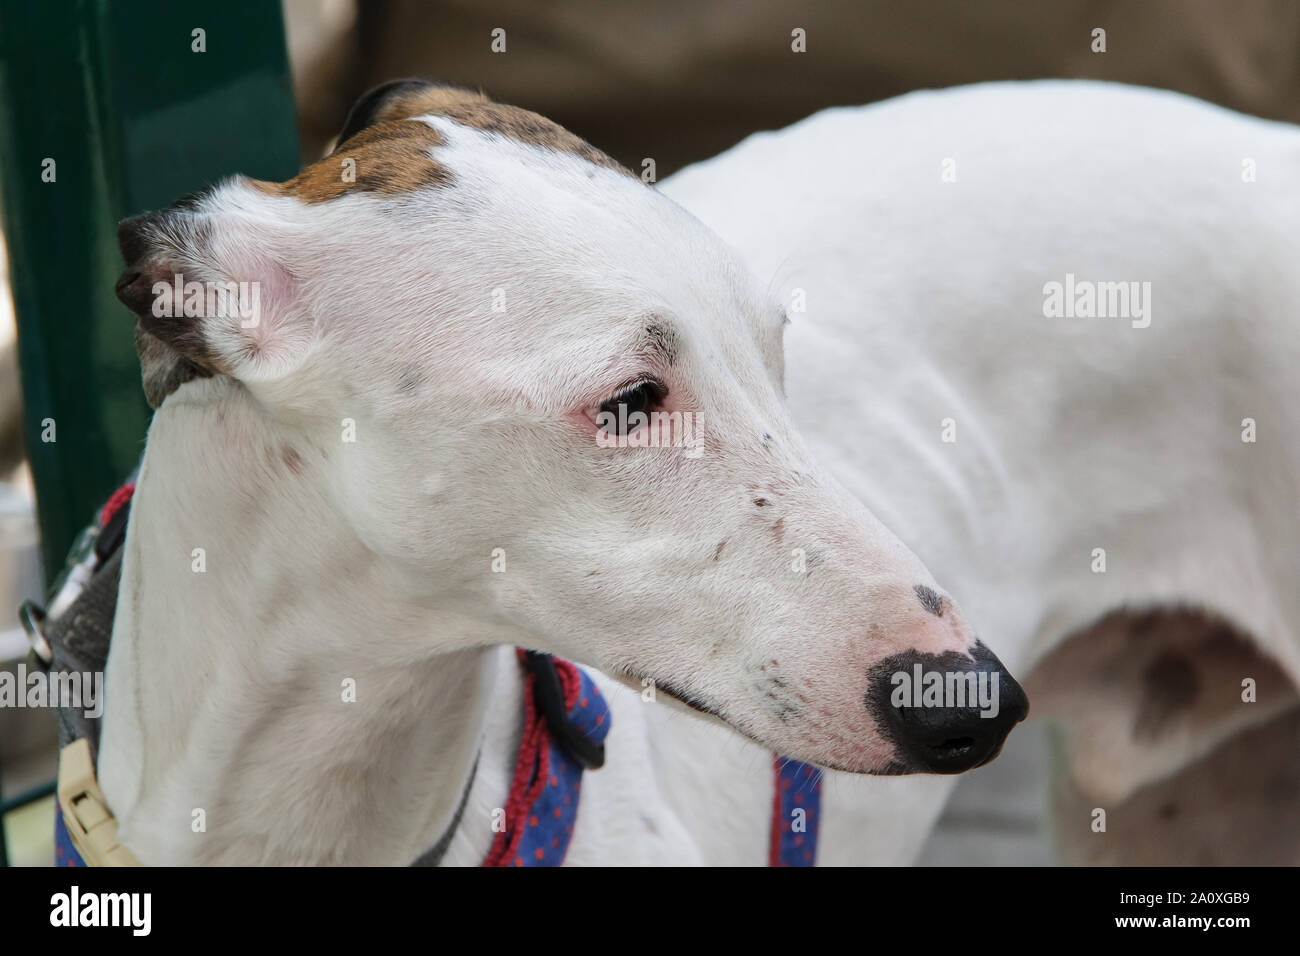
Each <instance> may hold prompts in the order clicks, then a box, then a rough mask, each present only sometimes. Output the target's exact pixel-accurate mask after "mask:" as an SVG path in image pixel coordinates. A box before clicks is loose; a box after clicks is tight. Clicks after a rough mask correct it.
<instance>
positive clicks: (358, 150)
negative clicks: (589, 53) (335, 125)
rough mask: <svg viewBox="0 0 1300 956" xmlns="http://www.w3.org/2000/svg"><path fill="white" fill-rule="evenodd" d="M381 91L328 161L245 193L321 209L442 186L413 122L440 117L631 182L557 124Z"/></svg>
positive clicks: (432, 136)
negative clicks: (356, 197)
mask: <svg viewBox="0 0 1300 956" xmlns="http://www.w3.org/2000/svg"><path fill="white" fill-rule="evenodd" d="M388 89H390V88H381V89H380V90H377V91H373V92H372V93H371V94H368V95H367V97H366V98H365V99H363V101H362V102H361V103H359V104H358V110H359V111H360V112H361V113H362V114H363V115H362V116H359V117H358V116H353V117H350V118H349V122H348V128H347V129H345V130H344V135H345V137H346V138H345V139H344V140H343V141H342V142H340V143H339V145H338V146H337V147H336V148H335V149H334V151H333V152H332V153H330V155H329V156H327V157H325V158H324V159H322V160H320V161H319V162H315V163H312V164H311V165H310V166H308V167H307V168H306V169H304V170H303V171H302V172H301V173H299V174H298V175H297V176H295V177H294V178H293V179H290V180H289V181H287V182H284V183H265V182H253V184H252V185H253V186H254V187H255V188H256V189H259V190H261V191H262V192H265V193H269V194H272V195H289V196H294V197H295V198H297V199H300V200H302V201H303V202H308V203H317V202H329V201H330V200H332V199H337V198H338V197H340V196H344V195H347V194H348V193H351V192H354V191H359V192H369V193H379V194H381V195H390V196H392V195H401V194H403V193H410V192H416V191H417V190H420V189H424V188H426V187H431V186H432V187H439V186H448V185H450V184H451V182H452V175H451V172H450V171H449V170H448V169H447V167H446V166H444V165H442V164H441V163H439V162H438V161H437V160H436V159H434V158H433V156H432V151H433V150H434V149H435V148H436V147H438V146H443V145H445V141H444V140H443V138H442V136H441V134H439V132H438V131H437V130H435V129H434V128H433V127H431V126H430V125H429V124H428V123H425V122H423V121H421V120H418V119H416V118H415V117H420V116H442V117H446V118H447V119H449V120H451V121H452V122H454V123H459V124H460V125H462V126H468V127H470V128H471V129H478V130H483V131H485V132H489V133H497V134H499V135H502V136H508V137H510V138H511V139H514V140H517V141H518V142H521V143H527V144H529V145H532V146H540V147H542V148H544V149H552V150H555V151H557V152H562V153H570V154H572V155H574V156H577V157H579V158H580V159H584V160H586V161H587V162H589V163H591V164H593V165H595V166H601V167H604V168H606V169H613V170H616V171H618V172H621V173H625V174H627V175H628V176H631V175H632V173H631V172H629V171H628V170H627V169H625V168H624V167H623V166H621V165H619V164H618V163H617V162H615V161H614V160H613V159H611V158H610V157H608V156H606V155H605V154H604V153H602V152H601V151H600V150H598V149H596V148H594V147H593V146H591V145H590V144H588V143H587V142H585V141H584V140H583V139H581V138H580V137H578V136H574V135H573V134H572V133H570V132H569V131H568V130H566V129H565V128H564V127H562V126H560V125H559V124H557V123H553V122H551V121H550V120H548V119H546V117H544V116H539V115H537V114H536V113H531V112H529V111H528V110H524V109H519V108H518V107H515V106H504V105H502V104H500V103H493V102H492V101H491V100H489V99H488V98H487V97H486V96H484V95H483V94H481V93H475V92H472V91H470V90H461V89H456V88H455V87H449V86H436V85H434V84H420V83H415V82H412V81H403V82H400V83H397V84H393V85H392V86H391V90H392V91H393V92H387V90H388ZM360 123H364V125H363V126H361V127H360V128H358V129H356V130H355V131H354V130H353V129H352V127H353V126H354V125H357V124H360ZM345 173H346V174H347V175H346V176H345ZM633 178H635V177H633Z"/></svg>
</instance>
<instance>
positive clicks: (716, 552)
mask: <svg viewBox="0 0 1300 956" xmlns="http://www.w3.org/2000/svg"><path fill="white" fill-rule="evenodd" d="M727 541H728V539H727V538H723V539H722V540H721V541H719V542H718V546H717V548H715V549H714V551H713V560H714V561H716V560H718V558H720V557H722V549H723V548H725V547H726V546H727Z"/></svg>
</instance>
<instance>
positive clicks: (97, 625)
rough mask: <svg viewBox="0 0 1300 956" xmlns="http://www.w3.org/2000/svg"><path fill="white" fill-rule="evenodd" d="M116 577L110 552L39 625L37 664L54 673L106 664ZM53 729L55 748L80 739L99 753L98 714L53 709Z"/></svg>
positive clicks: (116, 561)
mask: <svg viewBox="0 0 1300 956" xmlns="http://www.w3.org/2000/svg"><path fill="white" fill-rule="evenodd" d="M121 576H122V552H121V550H118V551H115V552H114V553H113V555H112V556H111V557H110V558H109V559H108V560H107V561H106V562H104V563H103V564H102V565H100V567H99V569H98V570H97V571H96V572H95V575H94V577H92V578H91V579H90V582H89V583H88V584H87V585H86V587H85V589H84V590H83V591H82V592H81V595H80V596H79V597H78V598H77V600H76V601H75V602H74V603H73V604H72V605H71V606H70V607H69V608H68V609H67V610H66V611H65V612H64V613H63V614H61V615H60V616H59V617H58V618H57V619H56V620H53V621H50V622H49V623H48V625H47V626H46V627H45V629H44V634H45V639H46V641H47V642H48V643H49V647H50V660H49V663H48V665H46V663H45V662H44V661H42V660H41V658H40V657H39V655H36V661H37V664H38V666H41V667H45V668H46V669H47V670H48V672H49V674H50V675H51V676H54V675H58V674H70V673H79V674H90V673H103V670H104V666H105V664H106V663H107V662H108V642H109V639H110V638H112V636H113V614H114V610H115V609H116V607H117V586H118V581H119V580H120V579H121ZM54 716H55V720H56V721H57V722H58V728H59V749H60V750H62V749H63V748H64V747H66V746H67V745H68V744H70V743H72V741H74V740H80V739H82V738H83V737H84V738H85V739H86V740H87V741H89V743H90V752H91V755H92V757H93V756H95V755H96V754H97V753H98V751H99V723H100V721H99V718H97V717H96V718H91V717H87V716H86V712H85V710H84V709H83V708H81V707H71V706H67V705H66V702H64V704H63V705H61V706H59V707H56V708H54Z"/></svg>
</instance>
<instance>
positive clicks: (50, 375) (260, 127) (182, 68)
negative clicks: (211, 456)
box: [0, 0, 298, 579]
mask: <svg viewBox="0 0 1300 956" xmlns="http://www.w3.org/2000/svg"><path fill="white" fill-rule="evenodd" d="M196 30H201V31H203V33H202V34H196V33H195V31H196ZM200 46H202V48H203V49H202V51H201V52H200V50H199V47H200ZM294 120H295V116H294V108H293V95H292V88H291V85H290V76H289V65H288V60H287V56H286V52H285V39H284V23H283V19H282V16H281V12H280V5H279V4H278V3H275V2H255V0H243V2H226V3H216V2H211V3H186V2H184V0H129V2H127V0H118V2H109V0H0V208H2V210H3V224H4V232H5V240H6V242H7V244H8V249H9V266H10V282H11V284H12V287H13V295H14V305H15V309H16V311H17V315H18V348H19V359H20V362H21V366H22V378H23V394H24V401H25V404H26V410H25V433H26V441H27V451H28V457H29V459H30V461H31V466H32V472H33V476H34V478H35V482H36V494H37V506H38V512H39V519H40V525H41V538H42V554H43V557H44V563H45V568H46V574H47V578H49V579H52V578H53V576H54V573H55V572H56V571H57V569H58V568H60V567H61V566H62V564H63V558H64V555H65V553H66V552H67V549H68V547H69V546H70V545H71V543H72V540H73V538H74V537H75V535H76V533H77V531H79V530H80V528H81V527H82V526H83V525H85V524H86V523H87V521H88V520H89V518H90V517H91V515H92V514H93V513H94V510H95V508H97V507H98V506H99V505H100V504H101V503H102V502H103V501H104V499H105V498H106V497H107V496H108V495H109V494H110V493H111V492H112V490H113V489H114V488H115V487H116V486H117V484H118V483H119V482H120V481H121V479H122V478H123V477H124V476H125V475H127V474H128V473H129V472H130V471H131V470H132V468H134V467H135V464H136V462H137V459H138V457H139V454H140V450H141V447H142V444H143V439H144V435H145V429H146V427H147V425H148V420H149V409H148V406H146V405H145V403H144V398H143V393H142V392H141V389H140V375H139V365H138V363H137V361H136V356H135V345H134V339H133V331H132V330H133V324H132V318H131V316H130V314H129V313H128V312H127V311H126V309H125V308H123V307H122V306H121V305H120V304H119V303H118V302H117V300H116V298H115V297H114V295H113V284H114V282H115V281H116V279H117V275H118V273H119V271H120V269H121V262H120V260H119V257H118V252H117V244H116V241H115V233H116V224H117V222H118V220H120V219H122V218H123V217H125V216H127V215H130V214H132V213H135V212H139V211H141V210H144V209H156V208H160V207H162V206H165V205H168V204H169V203H171V202H172V201H174V200H176V199H178V198H180V197H181V196H183V195H185V194H187V193H190V192H193V191H194V190H196V189H200V188H202V187H203V186H206V185H208V184H209V183H212V182H214V181H216V180H218V179H220V178H222V177H223V176H227V175H229V174H231V173H236V172H242V173H246V174H248V175H250V176H254V177H256V178H259V179H273V180H280V179H285V178H288V177H289V176H292V175H293V174H294V173H295V172H296V171H297V168H298V142H297V135H296V132H295V127H294ZM47 161H53V165H52V166H51V165H50V163H49V162H47ZM50 437H53V438H54V440H53V441H50V440H48V439H49V438H50ZM43 438H44V439H47V440H43Z"/></svg>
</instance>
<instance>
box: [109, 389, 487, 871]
mask: <svg viewBox="0 0 1300 956" xmlns="http://www.w3.org/2000/svg"><path fill="white" fill-rule="evenodd" d="M327 455H328V451H327V450H326V449H324V448H322V447H312V446H311V445H310V443H308V442H306V440H305V439H304V438H303V433H302V432H301V431H300V430H298V429H296V428H291V427H289V426H285V425H280V424H278V423H275V422H271V421H270V420H269V419H268V418H267V417H266V416H265V415H264V414H263V413H262V412H261V411H260V410H259V408H258V406H257V403H256V402H255V401H254V400H253V399H252V398H251V397H250V396H249V395H248V393H247V392H246V391H245V390H244V389H243V388H242V387H240V386H238V385H235V384H234V383H232V382H230V381H229V380H219V379H214V380H210V381H196V382H192V383H189V384H188V385H186V386H185V387H183V388H182V389H181V390H180V391H178V392H177V393H175V394H174V395H172V396H171V397H170V398H169V399H168V401H167V402H166V403H165V404H164V405H163V407H162V408H161V409H160V410H159V411H158V413H157V414H156V416H155V418H154V422H153V425H152V426H151V429H150V434H149V443H148V449H147V452H146V456H145V461H144V464H143V467H142V469H141V473H140V477H139V481H138V484H137V489H136V493H135V497H134V501H133V505H132V509H133V511H132V515H131V522H130V528H129V531H128V535H127V540H126V544H125V552H124V555H123V565H122V580H121V586H120V589H119V601H118V609H117V616H116V619H115V622H114V629H113V643H112V653H111V654H110V657H109V661H108V667H107V691H108V692H107V699H108V701H109V703H108V705H107V708H106V712H105V719H104V732H103V736H102V744H101V750H100V756H99V775H100V780H101V784H102V787H103V790H104V793H105V796H106V798H107V800H108V804H109V806H110V807H111V808H112V810H113V812H114V813H115V815H116V816H117V818H118V821H119V824H120V833H121V836H122V839H123V842H124V843H125V844H126V845H127V846H128V847H130V848H131V849H132V850H133V851H134V852H135V854H136V856H137V857H138V858H139V859H140V860H141V861H142V862H143V863H146V864H236V863H238V864H257V863H280V864H283V863H301V864H320V863H355V864H401V863H407V862H410V861H411V860H412V859H414V858H415V856H417V855H418V854H419V853H420V851H421V850H423V849H424V848H425V847H427V846H429V845H431V844H432V843H434V842H435V841H436V840H437V839H438V837H439V836H440V835H441V834H442V833H443V832H444V831H445V830H446V828H448V827H449V826H450V825H451V822H452V821H451V818H452V816H453V814H454V812H455V809H456V807H457V805H458V804H459V802H460V798H461V796H462V793H463V791H464V789H465V787H466V785H467V781H468V779H469V777H470V775H471V772H472V766H473V763H474V760H475V757H476V754H477V749H478V747H479V745H480V741H481V738H482V732H483V727H484V722H485V716H486V711H487V705H488V698H489V696H490V688H491V684H492V681H493V678H494V673H495V670H496V664H495V659H496V658H495V657H494V655H493V653H492V652H491V651H490V649H488V648H487V647H486V646H485V645H486V644H487V643H489V640H488V639H487V636H486V635H485V634H480V633H478V631H480V630H482V628H481V626H479V625H476V624H475V622H474V621H473V619H472V617H471V616H470V615H469V614H467V613H462V612H461V611H460V610H459V609H458V605H457V602H456V601H455V600H454V599H451V598H448V600H446V601H430V600H429V599H428V597H427V595H425V596H423V598H422V599H421V600H417V599H416V597H415V595H414V584H413V582H412V576H411V574H410V573H409V572H403V571H401V570H400V569H397V568H395V567H394V566H393V564H392V562H391V561H390V560H386V559H384V558H382V557H381V556H379V555H376V554H375V553H373V552H372V551H370V550H369V549H367V548H366V547H365V546H364V544H363V543H362V542H361V541H360V540H359V539H358V536H357V535H356V533H355V531H353V530H351V529H349V528H348V526H347V524H346V522H344V521H342V520H341V519H340V518H339V515H338V509H337V508H334V507H331V505H330V504H329V499H328V495H327V494H326V493H325V490H324V489H323V487H322V485H323V484H324V483H325V481H324V479H320V480H315V479H314V476H313V466H312V464H313V462H319V461H321V460H322V458H323V457H324V456H327ZM320 472H321V473H322V474H324V473H325V472H324V469H320ZM426 589H427V585H426ZM512 636H513V635H511V634H509V633H504V634H503V632H502V631H501V630H497V632H496V635H495V641H496V642H500V641H502V640H505V641H509V640H510V639H511V637H512ZM447 648H451V649H450V650H445V649H447ZM439 651H441V652H439ZM377 781H383V783H382V785H380V784H377ZM268 817H269V819H268Z"/></svg>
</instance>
